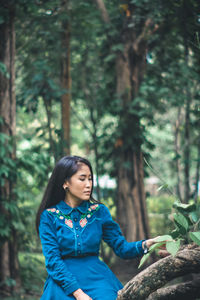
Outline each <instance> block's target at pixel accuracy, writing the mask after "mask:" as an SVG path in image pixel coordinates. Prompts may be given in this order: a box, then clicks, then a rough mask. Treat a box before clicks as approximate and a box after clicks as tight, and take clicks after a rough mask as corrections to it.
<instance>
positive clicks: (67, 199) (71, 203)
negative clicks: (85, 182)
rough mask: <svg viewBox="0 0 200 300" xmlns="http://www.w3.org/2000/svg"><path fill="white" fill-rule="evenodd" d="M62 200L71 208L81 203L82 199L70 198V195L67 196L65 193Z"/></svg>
mask: <svg viewBox="0 0 200 300" xmlns="http://www.w3.org/2000/svg"><path fill="white" fill-rule="evenodd" d="M64 201H65V203H66V204H67V205H69V206H70V207H73V208H74V207H77V206H79V205H80V204H81V203H82V200H80V199H74V198H71V197H69V195H67V196H66V197H65V200H64Z"/></svg>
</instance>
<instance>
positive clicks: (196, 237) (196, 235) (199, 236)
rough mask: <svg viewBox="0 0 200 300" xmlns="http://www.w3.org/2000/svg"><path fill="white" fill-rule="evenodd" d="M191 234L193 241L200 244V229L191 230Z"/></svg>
mask: <svg viewBox="0 0 200 300" xmlns="http://www.w3.org/2000/svg"><path fill="white" fill-rule="evenodd" d="M189 236H190V238H191V240H193V242H195V243H196V244H197V245H199V246H200V231H197V232H190V233H189Z"/></svg>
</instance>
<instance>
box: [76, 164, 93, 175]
mask: <svg viewBox="0 0 200 300" xmlns="http://www.w3.org/2000/svg"><path fill="white" fill-rule="evenodd" d="M82 173H83V174H91V171H90V168H89V167H88V166H87V165H86V164H83V163H81V164H79V168H78V170H77V172H76V174H79V175H80V174H82Z"/></svg>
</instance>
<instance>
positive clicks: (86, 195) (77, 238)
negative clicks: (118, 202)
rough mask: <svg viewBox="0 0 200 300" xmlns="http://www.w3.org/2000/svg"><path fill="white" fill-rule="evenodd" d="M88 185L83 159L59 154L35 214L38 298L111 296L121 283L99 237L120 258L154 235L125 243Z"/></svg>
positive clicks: (137, 251)
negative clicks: (41, 280) (42, 266)
mask: <svg viewBox="0 0 200 300" xmlns="http://www.w3.org/2000/svg"><path fill="white" fill-rule="evenodd" d="M92 190H93V172H92V167H91V165H90V163H89V161H88V160H86V159H84V158H81V157H78V156H65V157H63V158H62V159H60V161H59V162H58V163H57V164H56V166H55V168H54V170H53V172H52V175H51V177H50V179H49V183H48V185H47V188H46V191H45V194H44V197H43V200H42V203H41V205H40V208H39V210H38V213H37V220H36V224H37V230H38V232H39V235H40V238H41V243H42V248H43V253H44V256H45V263H46V269H47V272H48V278H47V280H46V283H45V286H44V292H43V295H42V297H41V299H42V300H57V299H62V300H70V299H77V300H102V299H104V300H115V299H116V298H117V293H118V291H119V290H120V289H122V287H123V286H122V284H121V283H120V281H119V280H118V279H117V278H116V277H115V275H114V274H113V273H112V271H111V270H110V269H109V268H108V267H107V265H106V264H105V263H104V262H102V261H101V260H100V259H99V258H98V255H99V247H100V242H101V240H102V239H103V240H104V241H105V242H106V243H107V244H108V245H109V246H110V247H111V248H112V249H113V250H114V252H115V253H116V255H118V256H120V257H121V258H124V259H129V258H134V257H138V256H142V255H143V254H144V253H145V251H147V250H148V248H149V247H150V246H151V245H152V244H154V240H155V239H149V240H146V241H145V240H142V241H138V242H131V243H128V242H127V241H126V240H125V238H124V237H123V236H122V233H121V230H120V228H119V225H118V224H117V223H116V222H114V221H113V220H112V217H111V215H110V213H109V210H108V209H107V207H106V206H105V205H103V204H100V203H98V202H97V201H95V200H94V199H93V198H92Z"/></svg>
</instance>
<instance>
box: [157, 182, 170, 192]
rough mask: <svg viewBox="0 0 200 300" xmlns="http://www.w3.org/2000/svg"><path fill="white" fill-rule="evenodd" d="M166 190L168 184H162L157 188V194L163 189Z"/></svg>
mask: <svg viewBox="0 0 200 300" xmlns="http://www.w3.org/2000/svg"><path fill="white" fill-rule="evenodd" d="M167 188H168V184H167V183H165V184H162V185H161V186H159V188H158V189H157V192H159V191H161V190H163V189H167Z"/></svg>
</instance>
